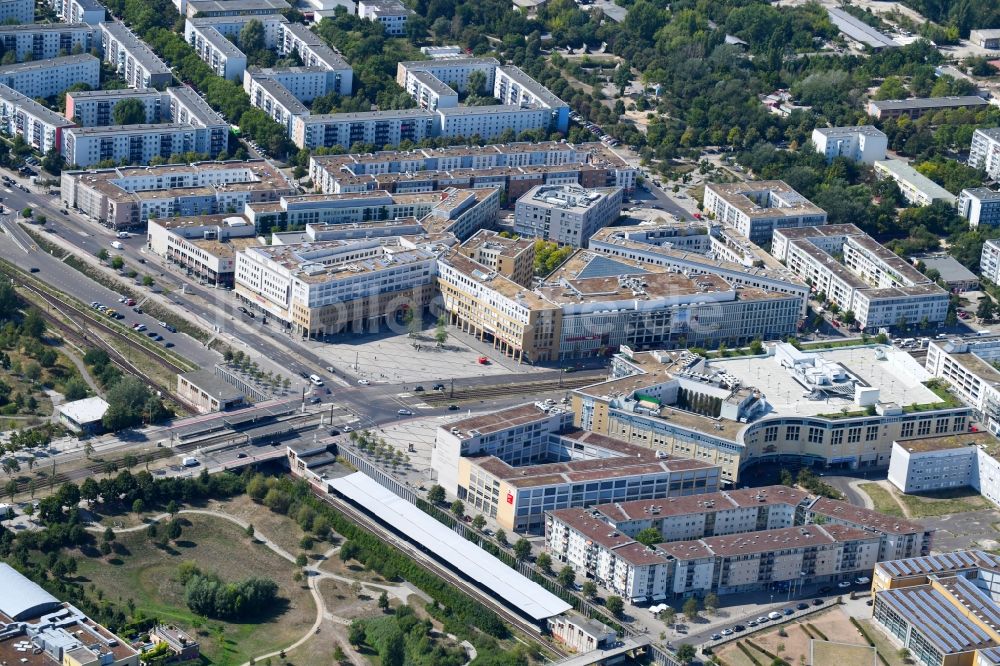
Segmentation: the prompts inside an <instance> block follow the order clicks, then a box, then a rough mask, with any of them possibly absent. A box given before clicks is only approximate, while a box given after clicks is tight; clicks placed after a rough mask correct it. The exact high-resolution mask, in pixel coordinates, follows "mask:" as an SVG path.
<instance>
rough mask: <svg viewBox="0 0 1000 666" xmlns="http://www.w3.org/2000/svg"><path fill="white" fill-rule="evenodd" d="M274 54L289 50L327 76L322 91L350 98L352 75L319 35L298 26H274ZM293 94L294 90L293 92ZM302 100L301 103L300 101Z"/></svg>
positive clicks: (352, 82) (346, 65)
mask: <svg viewBox="0 0 1000 666" xmlns="http://www.w3.org/2000/svg"><path fill="white" fill-rule="evenodd" d="M277 48H278V53H280V54H281V55H283V56H287V55H289V54H290V53H292V51H295V52H296V53H298V54H299V58H301V59H302V64H303V65H304V66H305V67H314V68H319V69H322V70H324V71H325V72H326V73H327V75H326V76H327V83H326V89H327V90H328V91H335V92H337V93H338V94H340V95H345V96H347V95H350V94H351V92H352V90H353V86H354V72H353V70H352V69H351V66H350V65H349V64H348V63H347V61H346V60H344V57H343V56H342V55H341V54H340V53H338V52H337V51H335V50H334V49H332V48H330V46H329V45H327V43H326V42H324V41H323V40H322V39H321V38H320V36H319V35H317V34H316V33H315V32H313V31H312V30H310V29H309V28H307V27H306V26H304V25H302V24H301V23H279V24H278V42H277ZM293 92H294V91H293ZM303 101H305V100H303Z"/></svg>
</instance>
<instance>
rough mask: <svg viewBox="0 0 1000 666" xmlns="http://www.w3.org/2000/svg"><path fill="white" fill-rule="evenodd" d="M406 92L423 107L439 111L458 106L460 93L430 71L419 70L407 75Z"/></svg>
mask: <svg viewBox="0 0 1000 666" xmlns="http://www.w3.org/2000/svg"><path fill="white" fill-rule="evenodd" d="M406 85H407V88H406V92H407V93H409V94H410V97H412V98H413V99H414V100H416V102H417V106H419V107H420V108H421V109H428V110H429V111H437V110H438V109H443V108H452V107H456V106H458V93H457V92H455V90H454V89H453V88H452V87H451V86H449V85H448V84H447V83H445V82H444V81H442V80H441V79H439V78H437V77H436V76H434V75H433V74H431V73H430V72H425V71H423V70H417V71H415V72H412V74H410V75H409V76H407V77H406Z"/></svg>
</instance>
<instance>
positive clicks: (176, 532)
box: [167, 518, 183, 541]
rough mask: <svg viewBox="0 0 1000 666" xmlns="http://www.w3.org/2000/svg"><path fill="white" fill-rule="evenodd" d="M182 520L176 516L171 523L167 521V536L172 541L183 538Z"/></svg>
mask: <svg viewBox="0 0 1000 666" xmlns="http://www.w3.org/2000/svg"><path fill="white" fill-rule="evenodd" d="M181 532H183V530H182V529H181V521H179V520H177V519H176V518H174V519H173V520H171V521H170V522H169V523H167V538H168V539H170V540H171V541H177V540H178V539H180V538H181Z"/></svg>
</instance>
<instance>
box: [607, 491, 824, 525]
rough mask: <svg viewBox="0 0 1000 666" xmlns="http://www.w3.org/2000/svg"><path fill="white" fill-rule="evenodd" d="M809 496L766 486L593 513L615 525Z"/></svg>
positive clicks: (622, 504) (641, 502)
mask: <svg viewBox="0 0 1000 666" xmlns="http://www.w3.org/2000/svg"><path fill="white" fill-rule="evenodd" d="M807 497H809V493H807V492H804V491H802V490H797V489H795V488H789V487H788V486H765V487H762V488H745V489H741V490H722V491H719V492H717V493H706V494H704V495H691V496H688V497H664V498H662V499H653V500H634V501H631V502H614V503H612V504H598V505H597V506H594V507H592V508H591V510H593V511H597V512H598V513H600V514H602V515H604V516H606V517H607V519H608V520H611V521H613V522H616V523H617V522H623V521H630V520H649V519H655V518H669V517H671V516H687V515H695V514H701V513H714V512H717V511H726V510H735V509H741V508H745V507H749V506H770V505H776V504H788V505H791V506H798V505H799V504H800V503H801V502H802V500H804V499H806V498H807Z"/></svg>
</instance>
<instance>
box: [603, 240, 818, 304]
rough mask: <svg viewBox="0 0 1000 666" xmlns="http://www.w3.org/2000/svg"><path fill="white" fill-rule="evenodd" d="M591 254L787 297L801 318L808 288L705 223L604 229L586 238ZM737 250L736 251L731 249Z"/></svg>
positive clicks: (746, 243)
mask: <svg viewBox="0 0 1000 666" xmlns="http://www.w3.org/2000/svg"><path fill="white" fill-rule="evenodd" d="M587 247H588V248H589V249H591V250H593V251H595V252H601V253H603V254H606V255H608V256H611V257H621V258H623V259H630V260H632V261H637V262H640V263H646V264H652V265H654V266H659V267H661V268H663V269H668V270H670V269H672V270H675V271H678V272H681V273H684V274H685V275H688V276H695V275H700V274H709V275H718V276H719V277H721V278H723V279H724V280H726V282H729V283H730V284H732V285H736V286H740V287H750V288H753V289H761V290H764V291H772V292H777V293H781V294H790V295H793V296H795V297H796V298H797V299H798V300H799V301H800V310H799V311H800V313H801V314H802V315H803V316H804V315H805V313H806V307H807V299H808V296H809V285H807V284H806V282H805V280H803V279H801V278H799V277H798V276H797V275H795V273H793V272H792V271H791V270H789V269H788V268H787V267H785V266H784V265H783V264H782V263H781V262H780V261H778V260H777V259H775V258H774V257H773V256H771V255H770V254H768V253H767V252H764V251H763V250H762V249H761V248H759V247H758V246H756V245H754V244H753V243H751V242H750V241H748V240H747V239H746V238H744V237H743V236H741V235H739V234H738V233H737V232H735V231H733V230H731V229H727V228H725V227H722V226H721V225H718V224H713V223H711V222H707V221H701V222H693V223H688V222H680V223H670V222H667V223H662V224H654V225H640V226H637V227H608V228H605V229H601V230H599V231H597V232H596V233H595V234H594V235H592V236H591V238H590V242H589V244H588V246H587ZM733 248H736V250H733Z"/></svg>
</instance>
